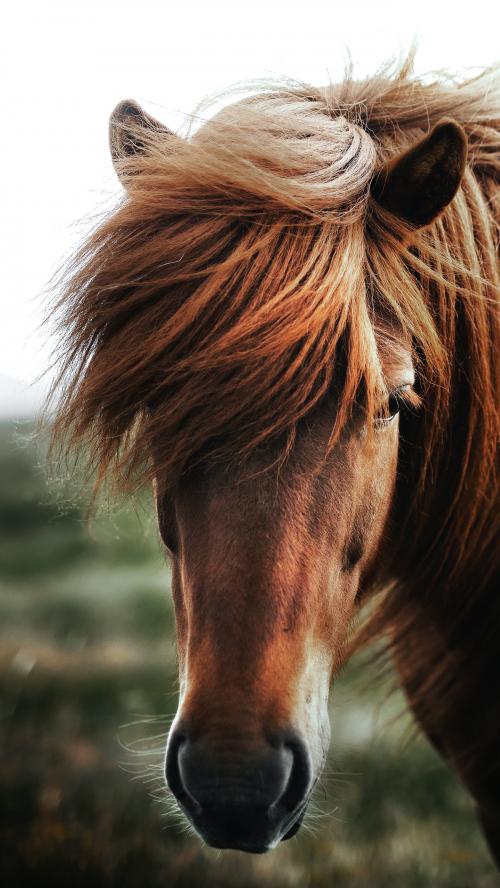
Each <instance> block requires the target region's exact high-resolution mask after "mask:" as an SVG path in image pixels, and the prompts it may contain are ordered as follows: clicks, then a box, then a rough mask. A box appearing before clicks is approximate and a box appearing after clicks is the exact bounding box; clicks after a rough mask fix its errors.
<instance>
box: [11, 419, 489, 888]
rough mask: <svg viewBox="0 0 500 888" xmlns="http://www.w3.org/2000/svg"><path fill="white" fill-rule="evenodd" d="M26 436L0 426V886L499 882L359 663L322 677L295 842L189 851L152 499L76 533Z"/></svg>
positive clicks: (76, 519)
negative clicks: (174, 758) (176, 810)
mask: <svg viewBox="0 0 500 888" xmlns="http://www.w3.org/2000/svg"><path fill="white" fill-rule="evenodd" d="M29 432H30V427H29V426H17V427H15V426H14V425H13V424H9V423H4V424H3V425H0V480H1V486H0V526H1V537H0V564H1V580H0V613H1V619H0V625H1V628H0V633H1V635H0V671H1V682H2V719H1V747H2V756H1V762H0V798H1V802H0V805H1V811H0V837H1V838H0V842H1V853H0V860H1V863H0V876H1V877H2V879H3V882H2V883H3V884H4V885H11V884H14V883H15V881H17V880H20V879H22V880H23V884H26V885H40V884H42V883H45V882H48V883H50V884H51V885H52V886H54V888H57V886H65V888H67V886H71V888H78V886H93V888H99V886H115V885H116V886H118V885H119V886H121V888H135V886H141V888H155V886H160V885H161V886H191V888H198V886H200V888H201V886H204V888H205V886H242V888H243V886H245V888H254V886H255V888H257V886H272V888H281V886H300V888H309V886H310V888H313V886H349V888H358V886H359V888H361V886H370V888H385V886H388V885H394V886H397V888H413V886H415V888H417V886H426V888H428V886H433V888H440V886H449V888H490V886H491V888H493V886H495V885H498V883H499V880H498V876H497V875H496V874H495V872H494V869H493V866H492V864H491V861H490V858H489V855H488V852H487V850H486V847H485V844H484V841H483V839H482V836H481V834H480V832H479V829H478V827H477V824H476V821H475V816H474V811H473V809H472V805H471V803H470V801H469V799H468V797H467V796H466V794H465V793H464V792H463V791H462V789H461V787H460V786H459V784H458V783H457V781H456V780H455V777H454V776H453V775H452V774H451V773H450V772H449V771H448V770H447V769H446V767H445V766H444V765H443V764H442V763H441V761H440V760H439V759H438V757H437V756H436V754H435V753H434V752H433V750H432V749H431V748H430V747H429V745H428V744H427V743H426V742H425V741H424V740H423V739H422V738H420V737H418V738H417V739H414V740H413V741H412V742H409V738H410V736H411V734H412V726H411V722H410V719H409V717H408V716H407V715H405V714H403V715H402V716H401V717H399V718H396V716H397V715H398V714H400V713H401V712H403V713H404V703H403V701H402V699H401V697H400V696H399V695H397V694H396V695H392V696H391V697H390V698H388V693H387V691H388V680H387V679H386V680H384V681H382V680H380V679H378V680H377V676H375V675H370V674H369V670H368V669H367V668H365V669H362V668H361V666H360V665H359V664H351V666H350V667H349V669H348V670H346V673H345V674H344V675H343V676H341V678H340V679H339V680H338V681H337V683H336V687H335V692H334V697H333V705H332V718H333V744H332V750H333V751H332V756H331V758H330V762H329V765H328V769H327V774H326V775H325V778H324V780H323V781H322V784H321V787H320V789H319V791H318V792H317V796H316V800H315V807H314V811H313V812H312V814H311V815H310V817H309V820H306V823H305V826H304V827H303V828H302V830H301V831H300V832H299V834H298V836H297V837H296V838H294V839H292V840H291V841H289V842H288V843H284V844H282V845H281V846H280V848H278V849H277V850H276V851H274V852H272V853H271V854H268V855H265V856H264V857H251V856H249V855H244V854H240V853H237V852H225V853H221V852H215V851H211V850H210V849H207V848H204V847H202V845H201V843H200V842H199V840H198V839H197V838H195V837H194V836H193V835H191V834H190V833H189V832H188V831H186V829H185V826H184V825H183V824H182V822H181V821H180V820H179V818H177V817H175V816H174V815H172V814H169V808H170V807H171V805H170V803H169V801H168V797H167V794H166V791H165V789H164V787H163V782H162V776H161V775H162V752H163V746H164V739H165V735H166V732H167V729H168V723H169V719H170V718H171V716H172V715H173V713H174V712H175V707H176V693H175V692H176V663H175V644H174V624H173V616H172V610H171V605H170V598H169V591H168V568H167V566H166V565H165V562H164V558H163V555H162V553H161V548H160V545H159V542H158V537H157V533H156V528H155V523H154V518H153V516H152V514H151V511H150V505H149V503H148V501H147V500H145V501H144V502H143V503H142V502H141V503H138V504H136V506H135V507H134V508H132V507H130V506H129V507H128V508H124V509H123V510H121V511H120V512H114V513H113V514H103V515H101V516H100V518H99V519H98V520H95V521H93V522H92V525H91V526H90V527H89V526H87V524H86V522H85V518H84V508H85V507H84V502H83V500H82V499H81V498H80V499H79V498H78V496H77V494H76V493H75V491H74V489H73V490H72V489H71V488H70V487H69V486H68V485H66V484H64V483H62V482H60V483H58V484H54V483H52V484H51V485H48V484H47V481H46V478H45V475H44V472H43V469H42V467H41V465H43V462H44V456H43V450H42V449H41V447H40V445H35V444H34V443H33V442H30V441H29Z"/></svg>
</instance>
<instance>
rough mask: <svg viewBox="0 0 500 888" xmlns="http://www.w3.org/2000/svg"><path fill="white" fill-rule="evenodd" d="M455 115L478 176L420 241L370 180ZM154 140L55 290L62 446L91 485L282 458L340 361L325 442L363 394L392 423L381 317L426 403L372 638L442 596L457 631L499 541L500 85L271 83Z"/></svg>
mask: <svg viewBox="0 0 500 888" xmlns="http://www.w3.org/2000/svg"><path fill="white" fill-rule="evenodd" d="M444 117H449V118H453V119H454V120H455V121H457V122H458V123H459V124H460V125H461V127H462V128H463V130H464V132H465V134H466V136H467V140H468V146H469V147H468V152H469V153H468V164H467V170H466V173H465V176H464V179H463V182H462V185H461V187H460V189H459V192H458V194H457V196H456V198H455V199H454V200H453V201H452V203H451V204H450V205H449V207H448V208H447V209H446V210H445V212H444V213H443V214H442V215H441V216H440V217H439V218H438V219H437V220H436V221H435V222H433V223H432V224H431V225H430V226H428V227H427V228H424V229H423V230H422V231H420V232H418V233H415V234H414V236H413V237H412V238H411V240H410V239H409V238H408V230H407V229H406V228H405V227H404V225H403V223H399V222H398V221H397V220H396V218H395V217H393V216H391V214H389V213H387V212H385V211H383V210H382V209H381V208H380V207H379V206H378V205H377V203H376V201H375V200H374V198H373V196H372V194H371V185H372V182H373V179H374V176H375V174H376V172H377V170H378V169H380V167H381V165H382V164H383V163H384V162H386V161H387V160H388V159H389V158H391V157H393V156H395V155H397V154H399V153H400V152H401V151H402V150H404V149H406V148H407V147H409V146H410V145H412V144H413V143H414V142H415V141H416V140H417V139H419V138H421V137H422V136H423V135H425V134H426V133H427V132H428V131H429V129H430V127H432V126H433V125H434V124H436V123H437V122H438V121H440V120H441V119H442V118H444ZM143 138H144V152H143V153H141V154H140V155H135V156H130V157H129V158H127V159H125V160H123V161H122V166H123V171H124V174H126V175H127V176H128V182H129V184H128V187H127V192H126V194H124V196H123V198H122V199H121V202H120V204H119V205H118V206H117V208H116V209H115V210H114V211H113V212H112V213H111V214H110V215H108V216H107V217H106V218H105V219H104V220H103V221H102V222H101V223H100V224H99V226H98V227H97V228H96V229H95V230H94V231H93V232H92V233H91V235H90V236H89V238H88V240H87V241H86V242H85V243H84V244H83V246H82V247H81V248H80V250H79V251H78V253H77V254H76V256H75V257H74V258H73V260H72V262H71V263H70V265H69V267H68V268H67V269H65V271H64V272H63V275H62V277H61V278H60V279H59V285H60V288H61V292H60V293H59V295H58V300H57V305H56V307H55V309H54V311H55V315H56V317H57V318H58V320H59V322H60V325H61V331H62V371H61V375H60V377H59V380H58V386H61V385H62V386H63V396H62V398H61V400H60V403H59V405H58V418H57V423H56V434H57V436H58V438H59V440H62V441H64V446H65V447H66V446H68V447H69V446H73V445H75V444H80V443H82V442H85V445H86V448H87V453H88V454H89V456H90V464H91V467H92V470H93V471H96V472H97V477H98V480H99V481H100V480H102V478H104V476H105V475H111V476H113V477H114V478H115V479H116V480H117V482H118V484H119V485H120V486H122V487H125V488H130V487H134V486H136V485H138V484H141V483H143V482H145V481H146V480H148V479H151V478H152V477H153V475H154V474H155V472H158V471H161V473H162V474H163V476H164V477H165V478H167V479H169V480H170V481H171V482H172V483H174V482H175V480H176V478H178V477H179V476H180V475H181V474H182V472H183V471H184V469H185V468H186V466H187V465H188V464H189V463H190V461H192V460H193V459H196V456H197V454H199V453H200V452H203V453H204V454H205V455H207V454H208V455H211V456H213V457H214V459H217V458H218V457H221V456H227V455H232V456H234V455H241V454H244V453H245V452H247V451H249V450H251V449H252V448H255V447H256V446H258V445H260V444H262V443H264V442H266V441H268V440H270V439H275V438H278V439H279V440H280V441H282V451H281V456H282V458H283V459H285V458H286V454H287V452H288V451H289V450H290V448H291V446H292V444H293V438H294V433H295V429H296V427H297V423H298V422H299V420H300V419H301V418H302V417H304V416H306V415H307V414H308V412H309V411H311V409H312V408H313V407H314V405H315V404H316V403H317V402H318V401H319V400H320V399H321V398H322V397H323V395H324V394H325V392H326V391H327V390H328V388H329V387H330V386H331V385H332V380H333V378H334V376H335V378H337V376H338V374H337V369H338V367H340V366H342V373H341V384H340V387H339V388H340V394H339V407H338V414H337V422H336V425H335V428H334V429H333V430H332V442H333V441H334V440H335V438H336V435H337V434H338V432H339V430H340V429H341V428H342V426H343V424H344V423H345V422H346V420H347V418H348V416H349V414H350V411H351V409H352V405H353V403H354V402H355V401H356V399H359V397H360V392H362V397H363V398H364V401H365V405H366V410H367V412H368V415H373V414H375V412H376V410H377V409H378V404H379V403H380V393H381V392H382V391H383V390H384V385H385V383H384V379H383V377H382V372H381V367H380V362H379V359H378V354H377V321H378V319H379V318H381V317H385V318H390V319H391V320H393V321H395V322H397V324H398V325H399V327H400V328H401V329H402V330H403V332H404V334H405V335H406V336H407V337H408V338H409V340H410V341H411V342H412V343H413V350H414V357H415V363H416V370H417V380H418V381H417V389H418V394H419V396H420V398H421V404H422V406H421V409H420V410H419V411H418V415H415V414H412V412H411V411H410V412H409V413H408V414H407V415H406V417H405V418H404V419H403V424H402V430H401V441H402V445H401V454H400V465H399V470H398V479H399V480H398V486H397V489H396V497H395V502H394V508H393V516H392V522H393V525H394V526H396V527H397V535H395V536H394V538H393V539H392V538H391V540H390V545H389V541H388V545H387V552H386V553H385V555H384V558H383V559H382V560H381V567H380V570H379V573H378V575H377V577H376V578H375V585H376V586H377V587H379V588H383V589H384V594H383V598H382V599H381V602H380V604H379V606H378V607H377V608H376V609H375V611H374V616H373V617H372V619H371V621H370V623H369V624H367V625H365V626H364V628H363V629H362V630H361V632H360V634H359V636H358V642H359V643H364V642H365V641H366V640H367V639H369V638H372V637H373V636H374V635H375V634H377V633H378V632H380V631H389V632H390V633H391V635H392V639H393V644H394V645H404V644H406V643H407V639H408V638H409V637H411V632H412V631H413V628H414V626H415V624H416V622H418V621H419V620H420V619H421V612H422V609H423V608H424V607H431V608H437V607H439V606H441V605H440V603H443V602H444V601H447V596H449V594H450V592H449V590H451V589H453V596H454V602H455V604H454V607H455V617H456V623H455V626H457V625H459V624H460V620H464V619H465V618H466V614H467V613H470V610H471V607H472V604H473V602H474V601H476V600H477V599H478V596H481V594H482V593H481V590H482V589H483V588H484V587H485V585H486V583H487V582H488V580H489V579H490V574H491V571H490V567H489V565H492V564H493V558H492V552H493V547H494V539H495V536H496V530H497V528H496V526H495V524H496V522H497V514H498V513H497V512H496V511H495V505H496V488H495V455H496V447H497V439H498V414H497V392H498V380H497V379H496V374H497V366H498V328H497V326H496V323H497V322H496V314H495V311H496V309H495V302H496V301H497V300H498V291H499V285H500V279H499V271H498V258H497V257H498V246H499V223H500V203H499V190H498V180H499V175H500V80H499V78H498V77H495V72H493V71H487V72H485V73H483V74H481V75H479V76H476V77H473V78H471V79H468V80H463V81H460V82H458V81H456V80H454V79H453V78H451V77H446V76H445V75H439V76H437V77H436V79H434V80H432V81H431V80H430V79H429V78H427V79H419V78H417V77H416V76H414V75H413V74H412V71H411V64H410V63H407V64H405V65H403V66H402V67H401V68H399V69H398V70H397V71H395V72H391V71H389V70H384V71H382V72H381V73H380V74H379V75H377V76H375V77H373V78H369V79H366V80H363V81H356V80H353V79H352V78H351V77H349V76H346V78H345V79H344V81H343V82H342V83H340V84H331V85H328V86H327V87H324V88H314V87H311V86H309V85H304V84H297V83H292V82H290V83H285V84H283V83H280V84H268V85H264V86H261V87H260V88H259V89H258V91H257V92H256V93H255V94H253V95H252V96H250V97H246V98H243V99H241V100H239V101H237V102H236V103H234V104H232V105H230V106H228V107H226V108H224V109H223V110H222V111H220V112H219V113H218V114H217V115H216V116H215V117H214V118H213V119H210V120H208V122H206V123H205V124H204V125H203V126H202V127H201V128H200V129H199V130H198V131H197V132H195V133H194V134H193V135H192V136H191V137H190V138H189V139H174V140H173V141H172V142H168V143H167V142H166V141H165V139H164V135H163V133H160V132H155V131H154V130H152V131H151V132H150V133H149V134H148V135H147V136H143ZM153 455H154V465H153ZM390 536H392V535H390ZM417 593H418V596H419V601H420V602H422V608H421V609H418V611H416V609H415V606H414V599H413V597H412V596H415V595H417ZM443 606H444V605H443ZM497 625H498V623H497ZM425 656H426V651H424V650H423V649H422V651H420V650H418V649H415V650H414V651H413V658H412V667H411V668H412V669H413V670H414V674H415V685H418V689H417V690H418V692H423V691H424V686H423V679H421V675H422V674H423V673H425V676H426V678H425V681H426V682H428V683H431V684H433V686H435V687H436V688H438V689H439V688H441V690H442V698H443V700H444V699H445V698H446V699H448V695H450V694H452V690H453V689H450V686H449V681H447V678H446V670H447V663H446V662H444V661H443V662H441V663H438V662H437V661H436V662H435V663H430V664H428V666H429V668H428V669H423V663H424V660H425ZM422 669H423V673H422ZM464 681H465V677H464ZM449 699H451V697H450V698H449ZM443 705H444V703H443Z"/></svg>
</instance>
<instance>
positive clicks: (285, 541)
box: [158, 349, 413, 852]
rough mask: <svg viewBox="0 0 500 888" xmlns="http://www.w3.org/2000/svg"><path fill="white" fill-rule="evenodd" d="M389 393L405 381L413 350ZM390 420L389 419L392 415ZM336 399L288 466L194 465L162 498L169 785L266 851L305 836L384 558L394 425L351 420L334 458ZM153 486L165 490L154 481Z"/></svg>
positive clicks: (221, 833)
mask: <svg viewBox="0 0 500 888" xmlns="http://www.w3.org/2000/svg"><path fill="white" fill-rule="evenodd" d="M389 364H390V366H389V370H388V373H386V377H387V378H388V382H389V385H390V387H391V388H392V389H394V390H396V389H399V388H400V387H401V386H405V385H411V383H412V381H413V380H412V375H413V374H412V369H411V360H410V357H409V355H408V353H407V352H406V351H405V350H404V349H399V351H398V354H397V355H396V357H395V355H394V353H393V354H392V355H391V360H390V362H389ZM393 410H394V408H393ZM334 416H335V398H334V397H333V396H332V398H331V399H330V400H328V399H326V400H325V401H324V402H323V403H322V404H321V406H320V407H318V408H317V409H316V410H315V412H314V413H312V414H310V415H309V416H308V417H307V421H304V422H303V425H302V428H300V429H299V431H298V434H297V438H296V442H295V446H294V449H293V451H292V453H291V455H290V457H289V459H288V460H287V462H286V464H285V465H284V466H282V467H281V468H280V470H279V471H278V470H276V471H274V470H269V471H263V468H264V467H265V466H266V465H268V464H269V461H270V458H272V453H270V452H269V450H266V451H262V452H259V453H254V454H253V455H252V457H251V458H250V459H249V460H248V461H247V462H246V464H245V465H244V466H240V467H239V468H238V469H235V468H228V467H223V466H218V467H217V468H213V467H212V468H210V469H209V468H206V467H203V466H198V468H196V469H194V470H193V471H191V472H188V473H187V474H186V475H185V476H184V477H183V479H182V481H181V482H180V483H179V485H178V488H177V490H176V491H175V494H173V495H171V496H169V497H168V498H166V497H162V495H161V493H160V494H159V496H158V515H159V523H160V530H161V533H162V536H163V538H164V540H165V542H166V544H167V546H169V547H170V548H171V550H172V560H173V596H174V603H175V612H176V622H177V643H178V656H179V670H180V698H179V708H178V712H177V716H176V718H175V721H174V724H173V726H172V729H171V732H170V736H169V741H168V747H167V757H166V776H167V781H168V783H169V786H170V788H171V790H172V792H173V793H174V795H175V796H176V798H177V800H178V802H179V804H180V806H181V808H182V809H183V811H184V812H185V814H186V815H187V816H188V818H189V820H190V821H191V822H192V824H193V825H194V827H195V828H196V830H197V832H198V833H199V834H200V835H201V836H202V837H203V839H204V840H205V841H206V842H207V843H208V844H210V845H213V846H214V847H219V848H236V849H240V850H246V851H253V852H262V851H265V850H268V849H269V848H272V847H274V846H275V845H276V844H277V843H278V842H279V841H280V840H282V839H286V838H289V837H291V836H292V835H294V834H295V832H296V831H297V830H298V828H299V826H300V823H301V820H302V817H303V815H304V813H305V809H306V807H307V803H308V800H309V798H310V795H311V792H312V789H313V787H314V785H315V782H316V781H317V779H318V777H319V775H320V773H321V769H322V766H323V763H324V760H325V756H326V753H327V749H328V744H329V737H330V727H329V719H328V696H329V688H330V684H331V678H332V675H333V673H334V671H335V667H336V665H338V663H339V661H340V660H341V658H342V650H343V646H344V643H345V640H346V636H347V633H348V628H349V623H350V619H351V617H352V615H353V611H354V609H355V602H356V600H357V598H358V596H359V594H360V591H361V589H362V586H363V582H364V581H366V579H367V576H368V574H369V571H370V567H371V566H372V565H373V563H374V560H375V559H376V555H377V550H378V549H379V545H380V541H381V538H382V536H383V530H384V526H385V524H386V518H387V514H388V509H389V505H390V502H391V496H392V490H393V485H394V479H395V474H396V463H397V446H398V416H397V412H396V413H395V415H394V416H393V418H392V419H386V420H385V421H381V422H380V423H378V424H377V426H378V427H377V429H376V430H375V433H374V434H373V435H368V434H367V429H366V427H365V426H364V423H363V416H362V415H361V413H360V414H359V415H358V416H353V418H352V420H351V421H350V424H349V426H348V427H346V429H345V430H344V433H343V435H342V436H341V438H340V440H338V442H337V443H336V445H335V446H334V447H333V448H332V449H331V450H330V452H328V454H327V455H326V456H325V453H326V444H327V441H328V437H329V434H330V431H331V428H332V422H333V419H334ZM158 489H159V490H160V489H161V487H160V485H159V486H158Z"/></svg>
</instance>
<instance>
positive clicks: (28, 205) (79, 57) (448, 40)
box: [0, 0, 500, 382]
mask: <svg viewBox="0 0 500 888" xmlns="http://www.w3.org/2000/svg"><path fill="white" fill-rule="evenodd" d="M3 9H4V12H3V13H2V14H1V16H2V21H0V33H1V36H0V66H1V67H2V68H3V69H4V70H3V71H2V80H1V82H2V96H1V105H0V127H1V128H2V133H1V140H0V146H1V147H0V150H1V152H2V163H1V170H2V187H1V192H0V193H1V204H0V218H1V232H0V244H1V246H2V254H3V255H2V261H1V263H0V275H1V288H0V299H1V324H0V374H2V373H5V374H8V375H10V376H15V377H18V378H20V379H22V380H24V381H26V382H30V381H32V380H33V379H34V378H35V377H36V376H37V375H38V374H39V373H41V372H42V371H43V370H44V368H45V367H46V366H47V363H48V347H47V345H44V338H45V334H43V335H42V334H41V333H40V332H39V331H38V330H37V326H38V324H39V321H40V317H41V310H40V306H41V296H40V294H41V292H42V290H43V288H44V286H45V284H46V282H47V281H48V279H49V277H50V275H51V273H52V272H53V271H54V269H55V268H56V267H57V265H58V264H59V263H60V261H61V258H62V257H63V255H64V254H65V253H67V252H68V251H69V250H70V249H71V248H72V247H74V246H75V244H76V242H77V241H78V239H79V236H80V235H79V230H77V229H76V228H75V227H74V225H73V224H72V223H74V222H75V220H78V219H79V218H81V217H82V216H84V215H86V214H88V213H91V212H93V211H95V210H96V209H97V208H99V207H100V206H102V204H103V202H106V201H108V200H109V198H110V196H112V195H113V194H114V193H115V192H116V191H117V190H118V188H119V186H118V183H117V181H116V179H115V177H114V174H113V171H112V167H111V163H110V160H109V155H108V145H107V122H108V116H109V113H110V111H111V110H112V108H113V107H114V105H115V104H116V103H117V102H118V101H119V100H120V99H122V98H129V97H130V98H135V99H138V100H139V101H140V102H142V103H143V104H144V105H145V107H147V109H148V110H149V111H150V112H151V113H153V114H155V115H156V116H157V117H159V118H161V119H162V120H163V121H164V122H165V123H167V124H168V125H169V126H171V127H173V128H175V127H178V126H179V124H180V122H181V121H182V119H183V114H185V113H188V112H189V111H190V110H191V109H192V108H193V107H194V106H195V105H196V104H197V102H198V101H199V100H200V99H201V98H202V97H203V96H204V95H205V94H206V93H207V92H211V91H212V90H213V89H216V88H221V87H224V86H228V85H230V84H231V83H233V82H235V81H237V80H241V79H243V78H248V77H261V76H266V75H269V74H287V75H289V76H292V77H298V78H303V79H306V80H310V81H312V82H314V83H316V84H321V83H322V82H324V81H325V80H326V79H328V76H329V74H332V75H335V74H336V73H337V72H338V71H339V70H341V68H342V66H343V62H344V60H345V51H346V47H348V48H349V50H350V52H351V54H352V56H353V59H354V61H355V62H356V64H357V68H358V70H359V73H360V74H368V73H370V72H371V71H373V70H374V69H375V68H376V67H377V66H378V65H379V64H380V63H381V62H382V61H384V59H386V58H387V57H391V56H394V55H397V54H398V53H399V52H400V51H404V50H406V49H408V47H409V45H410V44H411V41H412V38H413V37H414V36H417V37H418V43H419V53H418V56H417V70H418V71H420V72H423V71H427V70H429V69H432V68H436V67H451V68H453V69H455V70H456V69H459V70H460V69H462V68H464V67H466V66H478V65H486V64H489V63H491V62H493V61H495V59H496V58H497V59H498V57H499V56H500V45H499V33H500V28H499V25H500V5H499V4H498V3H497V2H494V0H474V2H473V3H470V2H469V3H467V4H465V3H464V4H463V5H460V4H459V2H458V0H417V2H403V0H399V2H392V0H372V2H367V0H351V2H349V0H340V2H336V0H330V2H321V0H301V2H294V0H252V2H247V3H242V2H239V0H232V2H223V0H212V2H210V0H206V2H201V0H175V2H170V0H163V2H154V0H134V2H130V0H120V2H115V0H112V2H111V0H110V2H106V0H97V2H96V0H86V2H75V0H44V2H40V0H33V2H23V0H17V2H15V3H14V2H10V3H8V4H7V3H5V4H4V6H3Z"/></svg>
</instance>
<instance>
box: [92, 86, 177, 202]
mask: <svg viewBox="0 0 500 888" xmlns="http://www.w3.org/2000/svg"><path fill="white" fill-rule="evenodd" d="M154 133H160V134H164V135H165V137H166V138H170V139H178V138H179V137H178V136H176V135H175V134H174V133H172V131H171V130H169V129H167V127H166V126H163V124H162V123H160V122H159V120H155V118H154V117H151V115H150V114H146V112H145V111H143V110H142V108H141V106H140V105H138V104H137V102H134V101H133V99H125V100H124V101H123V102H119V103H118V105H117V106H116V108H115V109H114V111H113V113H112V114H111V117H110V119H109V147H110V151H111V159H112V161H113V166H114V168H115V171H116V174H117V176H118V178H119V179H120V181H121V182H122V184H123V185H125V184H126V180H127V178H128V177H129V176H130V175H131V170H130V167H129V169H128V170H127V166H126V165H125V164H123V163H122V161H124V160H127V159H128V158H131V157H134V156H135V155H138V154H143V153H144V151H145V150H146V147H147V144H148V141H149V138H150V137H151V135H153V134H154Z"/></svg>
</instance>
